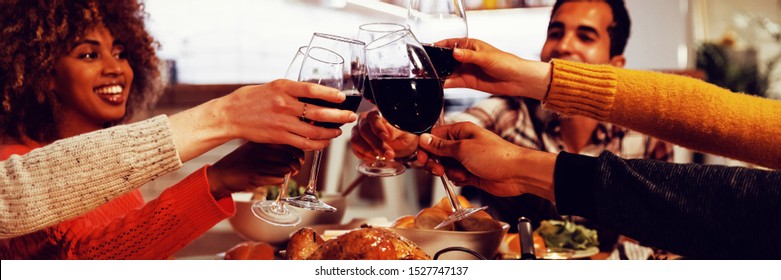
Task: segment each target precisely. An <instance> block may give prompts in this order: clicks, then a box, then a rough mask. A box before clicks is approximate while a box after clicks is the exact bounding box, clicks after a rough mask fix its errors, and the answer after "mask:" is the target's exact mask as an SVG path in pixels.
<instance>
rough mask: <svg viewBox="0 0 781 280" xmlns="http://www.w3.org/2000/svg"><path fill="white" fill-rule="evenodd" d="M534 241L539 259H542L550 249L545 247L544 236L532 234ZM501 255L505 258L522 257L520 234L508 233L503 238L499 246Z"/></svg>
mask: <svg viewBox="0 0 781 280" xmlns="http://www.w3.org/2000/svg"><path fill="white" fill-rule="evenodd" d="M532 238H533V240H534V252H535V255H537V258H538V259H542V257H543V256H544V255H545V252H546V251H547V250H548V247H547V246H545V241H544V240H543V239H542V236H540V235H539V234H537V233H536V232H535V233H533V234H532ZM499 253H501V254H502V255H504V257H505V258H511V259H517V258H520V257H521V241H520V239H519V238H518V233H508V234H505V235H504V237H503V238H502V243H501V244H500V245H499Z"/></svg>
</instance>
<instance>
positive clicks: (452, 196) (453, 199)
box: [436, 81, 461, 212]
mask: <svg viewBox="0 0 781 280" xmlns="http://www.w3.org/2000/svg"><path fill="white" fill-rule="evenodd" d="M442 83H444V81H442ZM437 125H439V126H443V125H445V109H444V108H443V109H442V112H440V113H439V120H437ZM436 162H437V163H439V159H436ZM439 178H440V179H441V180H442V185H443V186H444V187H445V193H447V198H448V200H449V201H450V207H451V208H453V212H455V211H458V210H461V204H460V203H458V197H457V196H456V191H455V190H454V189H453V182H450V179H448V178H447V174H446V173H442V176H440V177H439Z"/></svg>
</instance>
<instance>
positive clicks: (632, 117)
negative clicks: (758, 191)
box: [545, 60, 781, 169]
mask: <svg viewBox="0 0 781 280" xmlns="http://www.w3.org/2000/svg"><path fill="white" fill-rule="evenodd" d="M552 75H553V77H552V81H551V84H550V90H549V92H548V96H547V98H546V105H545V107H546V108H547V109H551V110H554V111H558V112H561V113H564V114H572V115H584V116H588V117H592V118H595V119H598V120H601V121H606V122H611V123H615V124H618V125H621V126H625V127H628V128H631V129H634V130H637V131H639V132H642V133H645V134H649V135H652V136H655V137H658V138H660V139H663V140H667V141H670V142H673V143H675V144H678V145H681V146H683V147H687V148H690V149H694V150H699V151H702V152H706V153H712V154H718V155H722V156H726V157H730V158H734V159H737V160H741V161H745V162H750V163H755V164H759V165H762V166H766V167H769V168H774V169H779V168H781V102H779V101H775V100H770V99H765V98H760V97H755V96H750V95H746V94H740V93H734V92H731V91H729V90H727V89H724V88H720V87H718V86H715V85H712V84H709V83H706V82H703V81H701V80H697V79H693V78H689V77H684V76H678V75H672V74H663V73H655V72H650V71H638V70H627V69H619V68H615V67H611V66H607V65H591V64H584V63H577V62H569V61H564V60H554V61H553V73H552Z"/></svg>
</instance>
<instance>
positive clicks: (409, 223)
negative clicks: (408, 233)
mask: <svg viewBox="0 0 781 280" xmlns="http://www.w3.org/2000/svg"><path fill="white" fill-rule="evenodd" d="M391 227H392V228H416V227H415V216H410V215H406V216H401V217H399V218H398V219H396V221H394V222H393V224H392V225H391Z"/></svg>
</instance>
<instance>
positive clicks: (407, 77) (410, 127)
mask: <svg viewBox="0 0 781 280" xmlns="http://www.w3.org/2000/svg"><path fill="white" fill-rule="evenodd" d="M366 67H367V70H368V72H369V83H370V84H371V86H372V90H373V92H374V100H375V102H376V103H375V104H376V105H377V108H378V109H379V110H380V112H381V113H382V116H383V117H384V118H385V119H386V120H387V121H388V122H389V123H391V124H392V125H393V126H395V127H397V128H399V129H402V130H404V131H407V132H410V133H414V134H418V135H420V134H422V133H426V132H430V131H431V128H432V127H433V126H434V124H436V123H437V122H441V120H442V114H443V110H442V108H443V106H444V93H443V90H442V84H441V82H440V80H439V77H438V76H437V73H436V70H435V69H434V66H433V65H432V64H431V60H430V58H429V57H428V55H427V54H426V51H425V50H424V49H423V47H422V46H421V45H420V43H418V41H417V39H415V36H414V35H412V32H411V31H409V30H402V31H397V32H393V33H391V34H388V35H386V36H383V37H381V38H379V39H377V40H375V41H374V42H371V43H369V45H367V46H366ZM441 178H442V183H443V185H444V187H445V191H446V192H447V195H448V199H449V200H450V205H451V207H452V208H453V214H451V215H450V216H448V218H447V219H446V220H445V221H444V222H443V223H442V224H440V225H439V226H438V227H442V226H445V225H448V224H451V223H453V222H456V221H459V220H462V219H464V218H466V217H468V216H470V215H472V214H474V213H476V212H478V211H480V210H484V209H485V208H486V207H479V208H462V207H461V205H460V204H458V203H457V200H456V195H455V191H453V184H452V183H451V182H450V180H448V179H447V176H446V175H443V176H442V177H441Z"/></svg>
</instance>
